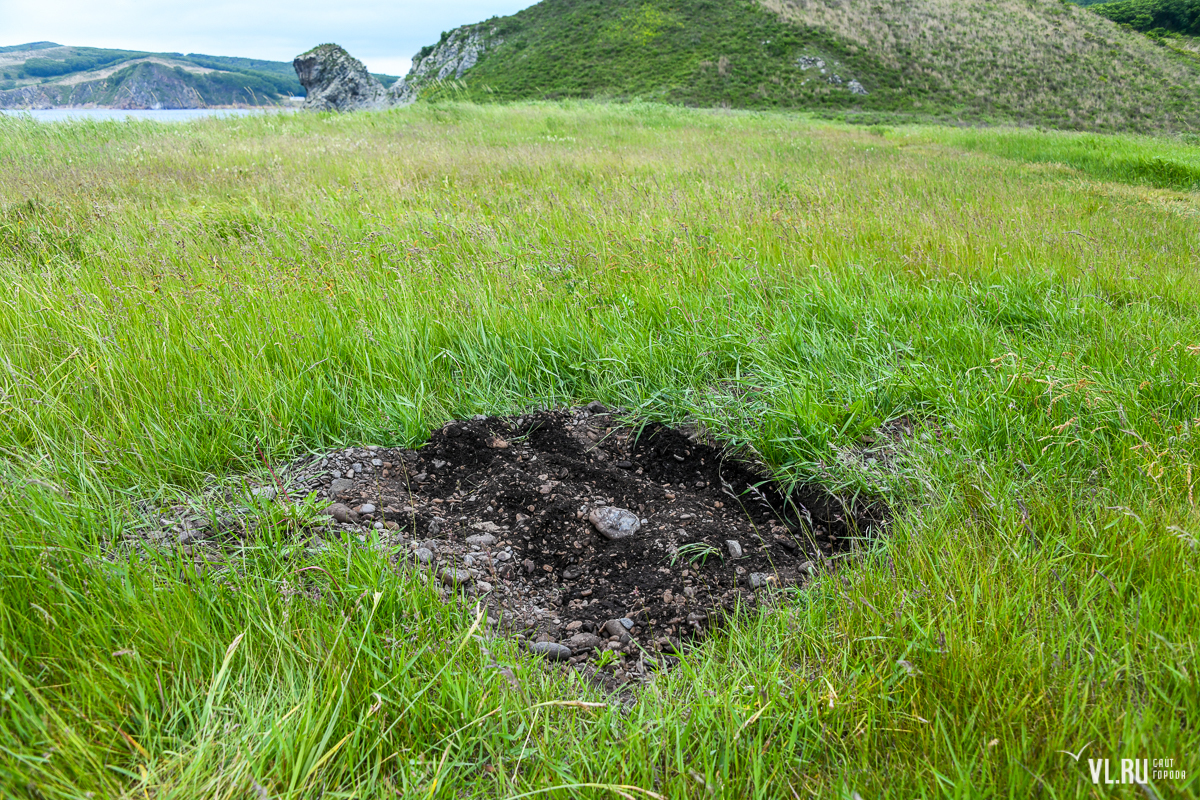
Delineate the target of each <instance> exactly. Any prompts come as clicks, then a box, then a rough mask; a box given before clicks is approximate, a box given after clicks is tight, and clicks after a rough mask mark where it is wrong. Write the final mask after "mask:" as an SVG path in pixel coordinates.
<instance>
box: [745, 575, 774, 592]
mask: <svg viewBox="0 0 1200 800" xmlns="http://www.w3.org/2000/svg"><path fill="white" fill-rule="evenodd" d="M774 582H775V576H774V575H771V574H770V573H767V572H751V573H750V588H751V589H761V588H763V587H764V586H769V585H770V584H772V583H774Z"/></svg>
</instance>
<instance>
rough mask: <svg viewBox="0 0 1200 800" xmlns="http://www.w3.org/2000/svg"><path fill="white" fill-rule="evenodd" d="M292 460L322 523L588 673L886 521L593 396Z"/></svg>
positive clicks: (781, 583) (693, 632) (785, 582)
mask: <svg viewBox="0 0 1200 800" xmlns="http://www.w3.org/2000/svg"><path fill="white" fill-rule="evenodd" d="M295 467H298V469H292V470H289V472H290V473H291V474H292V475H293V476H294V477H293V478H292V480H290V481H289V483H291V484H292V486H293V491H295V490H299V491H304V492H308V491H316V492H318V493H320V494H321V495H322V496H324V497H326V498H328V500H329V501H330V506H329V507H328V509H327V513H329V514H330V515H332V516H333V517H334V519H335V520H336V522H335V523H333V524H331V526H330V527H329V529H327V530H326V531H325V536H327V537H329V536H331V535H332V536H335V537H345V536H354V537H358V538H359V539H361V540H366V539H367V538H369V537H376V538H377V539H378V541H379V542H380V544H382V545H383V546H385V547H387V548H389V549H390V550H391V551H392V552H393V560H394V561H395V563H396V564H397V565H398V566H404V565H408V566H412V567H416V568H418V569H420V570H421V571H422V574H424V575H425V576H426V580H430V579H432V580H434V581H436V582H438V583H439V584H440V585H441V591H443V593H444V594H445V595H446V596H447V597H450V596H452V595H455V594H466V595H475V596H477V597H479V598H481V599H483V600H484V601H485V602H486V604H487V606H488V608H489V611H490V614H489V617H490V618H491V619H492V620H494V621H496V622H495V623H494V624H498V625H499V627H500V628H501V629H502V630H507V631H510V632H512V633H513V634H514V635H516V636H517V638H518V639H521V640H522V641H524V642H525V643H527V644H528V646H529V647H530V649H531V650H533V651H534V652H539V653H541V654H543V655H545V656H546V657H547V658H549V659H551V660H561V661H570V662H572V663H575V664H581V665H584V666H588V665H589V664H590V665H591V667H590V668H591V669H592V670H593V671H594V664H595V661H596V660H597V658H596V657H597V656H598V655H599V654H601V653H602V652H604V651H610V652H611V654H610V655H608V656H605V657H604V658H603V659H601V660H602V661H603V662H604V663H605V664H607V665H609V669H610V670H612V668H613V667H612V665H613V664H616V671H617V673H618V674H620V673H622V672H625V673H627V674H629V675H631V676H632V675H634V674H636V671H637V670H639V669H640V670H643V671H644V669H645V664H646V661H647V659H648V660H649V661H650V663H651V664H655V663H663V661H664V658H665V659H668V660H669V655H670V654H671V653H674V652H676V651H677V650H678V648H679V647H680V644H681V642H682V641H686V640H690V639H692V638H693V637H695V636H697V635H700V634H703V633H704V632H705V631H706V630H708V629H709V628H710V627H712V626H713V625H716V624H719V622H720V620H721V619H722V618H723V617H724V616H725V615H727V614H728V613H730V612H732V611H733V610H734V609H736V608H739V607H740V608H743V609H745V608H749V607H752V606H754V605H755V604H756V603H760V602H762V601H763V600H764V599H765V598H766V597H768V596H770V595H771V593H772V591H773V590H777V589H780V588H785V587H798V586H803V585H804V584H805V582H807V581H808V580H810V579H811V577H812V576H813V575H815V574H816V573H817V572H818V571H819V570H821V569H824V568H826V565H827V564H828V559H829V558H830V557H831V556H833V555H835V554H836V553H838V552H840V551H843V550H846V549H847V548H848V547H849V546H850V542H851V541H852V540H853V539H856V538H859V537H868V536H871V535H872V534H873V533H874V532H875V531H877V530H878V529H879V528H880V526H881V525H882V524H884V522H885V520H886V518H887V512H886V509H885V508H884V507H883V506H882V505H881V504H879V503H857V504H848V503H844V502H842V501H840V500H839V499H838V498H836V497H833V496H831V495H830V494H828V493H827V492H826V491H825V490H823V489H821V488H817V487H807V488H806V487H800V488H797V489H794V490H792V491H791V492H785V491H783V489H782V488H781V487H780V486H779V485H778V484H776V483H774V482H772V481H771V480H770V479H769V478H768V477H766V475H765V472H764V471H763V470H762V469H761V468H760V467H758V466H756V465H754V464H753V463H752V462H750V461H748V460H746V459H744V458H740V457H738V455H737V454H734V453H731V452H726V451H724V450H723V449H721V448H720V447H718V446H716V445H714V444H713V443H709V442H706V441H705V440H704V439H703V437H702V436H700V435H699V434H698V432H697V431H695V430H688V429H675V428H670V427H666V426H663V425H660V424H656V423H645V422H640V421H637V420H633V419H630V418H629V417H627V416H625V415H623V414H620V413H617V412H612V411H610V410H608V409H607V408H605V407H603V406H601V405H600V404H598V403H593V404H591V405H589V406H587V407H586V408H582V409H573V410H565V411H546V412H538V413H533V414H526V415H522V416H516V417H507V418H497V417H487V418H483V417H478V418H475V419H473V420H469V421H455V422H451V423H449V424H447V425H445V426H444V427H442V428H441V429H440V430H437V431H435V432H434V433H433V435H432V436H431V438H430V440H429V442H428V444H426V445H425V446H424V447H421V448H420V449H417V450H407V449H386V448H352V449H349V450H345V451H339V452H336V453H333V454H330V455H328V456H325V457H322V458H318V459H311V460H309V461H306V462H304V463H302V464H298V465H295ZM631 661H636V662H637V664H636V666H635V665H633V664H631V663H629V662H631ZM622 665H625V667H626V669H624V670H622V669H621V667H622Z"/></svg>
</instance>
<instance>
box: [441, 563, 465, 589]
mask: <svg viewBox="0 0 1200 800" xmlns="http://www.w3.org/2000/svg"><path fill="white" fill-rule="evenodd" d="M470 582H471V573H469V572H467V571H466V570H465V569H452V568H450V567H446V568H445V569H444V570H442V583H444V584H446V585H447V586H461V585H463V584H467V583H470Z"/></svg>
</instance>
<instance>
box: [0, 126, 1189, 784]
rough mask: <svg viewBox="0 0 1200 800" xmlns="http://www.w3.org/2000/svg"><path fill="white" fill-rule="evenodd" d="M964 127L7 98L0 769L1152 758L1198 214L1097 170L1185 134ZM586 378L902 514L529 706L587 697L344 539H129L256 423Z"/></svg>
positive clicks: (849, 777) (248, 771)
mask: <svg viewBox="0 0 1200 800" xmlns="http://www.w3.org/2000/svg"><path fill="white" fill-rule="evenodd" d="M965 136H967V134H963V133H961V132H959V131H955V130H947V129H937V128H903V127H893V128H891V129H890V130H886V131H877V132H874V133H872V132H870V131H867V130H862V129H852V128H848V127H845V126H839V125H833V124H829V123H820V122H813V121H811V120H806V119H804V118H798V117H794V116H786V115H778V114H740V113H734V114H722V113H712V112H702V111H690V110H685V109H678V108H669V107H664V106H654V105H641V104H630V105H625V106H604V105H593V104H555V105H539V104H535V105H516V106H511V107H500V106H488V107H475V106H470V105H461V104H444V105H440V106H436V107H420V106H418V107H414V108H410V109H406V110H403V111H394V112H389V113H386V114H364V115H353V116H344V117H336V116H324V115H312V116H308V115H305V116H295V117H287V118H280V117H272V118H263V119H232V120H209V121H204V122H200V123H196V124H190V125H186V126H178V127H174V126H171V127H157V126H152V125H141V124H91V123H73V124H69V125H51V126H39V125H36V124H34V123H31V122H28V121H23V120H0V209H2V216H0V219H3V224H0V273H2V274H3V277H4V281H3V282H2V284H0V309H2V311H0V418H2V419H3V420H4V425H3V426H2V429H0V514H2V515H3V518H4V520H5V525H4V530H3V535H0V573H2V574H3V575H4V580H3V581H2V582H0V609H2V610H3V614H2V615H0V676H2V677H0V697H3V698H4V700H3V702H4V705H3V706H2V707H0V708H2V711H0V747H3V748H4V750H5V753H6V758H5V759H4V760H3V761H0V785H2V786H3V787H4V789H5V791H6V792H7V793H9V794H25V795H41V796H81V795H83V794H85V793H86V792H95V793H96V794H97V795H121V794H130V795H132V794H147V795H155V794H157V795H163V796H167V795H170V794H171V793H174V794H176V795H178V796H188V797H191V796H197V795H206V796H207V795H217V794H220V795H222V796H225V795H242V796H246V795H253V796H262V795H263V794H267V795H281V796H282V795H286V796H297V797H299V796H308V795H312V796H316V795H319V794H337V793H341V794H347V795H349V794H352V793H353V794H355V795H357V796H383V795H388V796H391V795H394V794H396V793H400V794H401V795H414V796H415V795H418V794H420V795H425V796H441V795H445V796H450V795H452V794H462V795H486V794H493V795H519V794H522V793H532V792H538V791H542V792H549V791H550V790H551V789H552V788H553V787H576V788H574V789H560V790H559V791H561V792H563V793H567V792H577V793H579V794H581V795H589V794H591V795H594V796H602V795H605V793H606V792H608V791H609V789H606V788H600V787H602V786H603V787H621V786H636V787H639V788H641V789H643V790H646V791H651V792H656V793H659V794H662V795H664V796H697V797H699V796H704V797H709V796H713V797H744V796H748V795H754V794H756V793H757V794H758V795H760V796H791V795H792V794H793V793H794V794H795V795H798V796H804V794H805V793H810V794H836V793H842V794H847V795H850V794H852V793H853V792H858V793H860V794H861V795H862V796H864V797H867V796H880V795H886V794H897V795H901V794H902V795H905V796H909V795H919V794H921V793H923V792H924V793H927V792H928V790H929V787H931V786H946V787H948V788H949V787H953V791H955V792H957V793H962V794H988V793H993V794H994V793H999V792H1006V793H1011V794H1019V795H1022V796H1024V795H1030V794H1033V793H1035V792H1038V791H1042V792H1047V793H1053V794H1055V795H1057V796H1086V795H1088V793H1089V792H1091V791H1092V787H1091V783H1090V778H1089V777H1088V775H1087V773H1086V767H1084V766H1081V765H1078V764H1076V763H1074V762H1073V761H1072V760H1071V759H1069V758H1068V757H1066V756H1064V755H1062V754H1061V753H1059V752H1058V751H1059V750H1070V751H1071V752H1077V751H1078V749H1079V747H1081V746H1082V745H1083V744H1084V743H1087V742H1089V741H1090V742H1092V744H1091V749H1090V750H1089V755H1092V756H1094V757H1108V758H1134V757H1138V758H1141V757H1143V756H1145V757H1157V755H1155V754H1162V756H1163V757H1177V758H1179V759H1181V763H1182V760H1183V759H1186V758H1187V757H1188V754H1189V753H1194V752H1195V751H1196V748H1197V734H1196V730H1195V726H1194V725H1193V724H1192V723H1191V722H1190V721H1191V720H1194V719H1195V718H1196V717H1197V714H1198V712H1200V709H1198V708H1197V698H1198V697H1200V692H1197V691H1196V688H1197V687H1196V676H1195V669H1194V663H1195V661H1196V649H1195V645H1194V636H1193V635H1192V632H1193V631H1194V630H1195V628H1196V624H1197V621H1198V620H1200V604H1198V601H1197V594H1196V591H1195V575H1196V569H1197V566H1198V561H1200V554H1198V553H1197V550H1196V545H1195V542H1196V532H1197V530H1200V515H1198V514H1197V511H1196V507H1195V491H1194V489H1195V487H1194V483H1195V479H1196V477H1197V475H1196V465H1197V463H1198V462H1197V438H1196V425H1197V419H1198V418H1200V400H1198V398H1197V393H1196V388H1195V387H1196V386H1197V385H1200V360H1198V354H1197V345H1198V343H1200V324H1198V323H1197V320H1196V315H1195V313H1194V309H1195V307H1196V302H1197V299H1198V297H1200V292H1198V291H1197V289H1198V287H1197V284H1196V272H1195V269H1194V263H1193V261H1194V258H1193V252H1192V250H1193V247H1192V245H1193V242H1194V239H1195V236H1196V221H1195V220H1196V215H1195V211H1196V208H1195V206H1196V200H1195V197H1194V195H1192V194H1191V193H1188V192H1182V191H1178V190H1174V189H1162V188H1155V187H1154V186H1148V185H1146V184H1144V183H1141V181H1142V178H1141V177H1140V176H1137V175H1135V176H1133V177H1132V178H1130V179H1129V180H1130V182H1125V180H1126V178H1128V177H1129V176H1128V175H1125V174H1124V173H1122V172H1121V171H1120V170H1119V169H1113V170H1111V171H1109V170H1108V169H1107V168H1106V167H1104V166H1103V165H1104V164H1106V163H1108V162H1107V161H1105V160H1104V159H1105V158H1109V159H1110V160H1112V162H1113V163H1118V162H1119V161H1120V160H1121V159H1123V158H1126V157H1127V156H1129V155H1130V154H1133V155H1134V156H1136V155H1137V154H1139V153H1146V152H1150V151H1151V150H1152V149H1154V148H1159V149H1160V151H1161V153H1162V154H1163V157H1165V158H1170V159H1176V158H1179V159H1180V163H1184V164H1187V163H1190V162H1188V161H1187V160H1186V156H1185V155H1181V154H1182V152H1183V151H1182V150H1181V149H1179V148H1185V147H1186V145H1183V144H1173V143H1168V142H1166V141H1162V140H1145V139H1131V138H1127V137H1093V138H1091V139H1088V140H1086V142H1085V143H1083V144H1081V140H1079V139H1077V138H1072V137H1066V136H1043V135H1041V134H1034V133H1028V134H1024V133H1017V132H1011V131H994V132H985V133H979V134H970V136H972V137H975V138H974V139H972V140H970V141H968V140H967V139H965V138H963V137H965ZM1024 136H1028V137H1031V138H1028V139H1025V138H1022V137H1024ZM551 137H552V138H551ZM1056 150H1057V152H1058V153H1059V154H1061V157H1060V158H1057V159H1055V158H1053V155H1054V152H1055V151H1056ZM1084 150H1087V151H1090V152H1093V153H1096V154H1098V155H1096V157H1095V158H1094V160H1092V161H1090V162H1084V161H1078V160H1075V161H1073V160H1072V159H1077V157H1078V154H1079V153H1080V152H1082V151H1084ZM1030 153H1034V154H1035V155H1037V157H1036V158H1033V157H1028V156H1029V154H1030ZM1031 162H1041V163H1040V164H1036V165H1034V164H1031ZM1054 162H1057V163H1058V164H1060V165H1066V164H1074V165H1075V166H1070V167H1068V166H1055V163H1054ZM1088 164H1091V165H1092V166H1088ZM1081 165H1082V166H1081ZM1096 165H1099V166H1096ZM1034 166H1036V167H1037V168H1036V169H1034ZM585 399H586V400H590V399H601V400H603V401H605V402H607V403H612V404H616V405H623V406H625V407H628V408H631V409H635V410H637V411H639V412H641V413H642V414H644V415H646V416H648V417H651V418H654V419H659V420H663V421H667V422H672V421H681V420H684V419H690V420H693V421H698V422H700V423H702V424H703V425H704V426H705V427H706V429H707V430H709V431H710V432H712V434H713V435H714V436H717V437H720V438H725V439H728V440H730V441H732V442H734V443H735V444H741V445H743V446H745V447H747V448H750V449H752V450H753V451H755V452H757V453H758V454H759V455H761V456H762V457H763V458H764V459H765V460H766V461H767V462H768V463H769V464H771V465H772V466H773V467H774V468H775V469H776V471H777V473H778V475H777V477H779V478H780V479H783V480H805V481H819V482H822V483H823V484H825V485H826V486H828V487H829V488H831V489H833V490H838V491H842V492H847V493H854V492H866V491H869V492H881V493H883V494H885V495H886V496H887V497H888V498H889V499H890V500H891V501H892V502H893V503H894V504H895V505H896V507H897V508H898V509H899V513H898V516H897V518H896V520H895V523H894V525H893V528H892V530H891V531H890V534H889V537H888V538H887V539H885V540H881V541H878V542H875V543H864V544H866V547H865V548H863V549H860V550H859V551H858V555H857V557H856V560H855V561H854V562H853V564H848V565H847V566H848V567H849V568H848V569H846V570H844V571H842V572H841V573H839V574H837V575H834V576H829V577H827V578H825V579H823V580H820V581H817V582H815V583H814V585H813V587H811V588H810V589H808V590H807V591H806V592H805V593H804V594H803V595H802V596H800V597H797V598H788V599H786V600H784V601H783V602H781V603H780V604H779V605H778V607H776V608H774V609H772V610H770V611H764V612H761V613H756V614H754V615H752V616H740V617H736V618H735V619H734V620H732V622H731V624H730V626H729V627H728V628H727V629H726V630H724V631H722V632H721V633H719V634H718V635H717V636H716V637H714V638H713V639H710V640H709V641H707V642H705V643H704V644H703V645H702V646H700V647H699V649H697V650H696V651H695V652H693V653H689V654H687V655H686V656H685V657H684V658H683V661H682V663H681V665H680V667H679V668H678V669H677V670H675V671H673V672H671V673H669V674H666V675H664V676H662V677H661V679H659V680H657V681H655V682H654V683H653V684H651V685H650V686H649V687H647V688H645V689H643V690H641V691H640V692H638V693H636V694H634V695H633V696H632V699H631V702H630V704H629V705H628V706H626V705H622V704H621V703H618V702H615V701H613V702H611V703H610V704H609V705H607V706H606V707H603V708H595V707H592V706H587V705H578V704H574V705H564V704H561V703H559V704H548V703H551V701H576V700H584V701H587V702H593V703H594V702H601V703H604V702H607V700H608V699H607V698H605V697H604V696H603V695H602V694H601V693H600V692H599V691H598V690H597V689H596V688H594V687H592V686H590V685H587V684H585V683H584V682H582V681H581V680H580V679H579V678H578V677H576V676H574V675H573V674H572V673H561V672H557V671H555V670H554V669H553V668H550V669H545V668H543V666H542V665H541V664H540V662H538V661H536V660H531V659H529V658H528V657H527V656H525V655H524V654H522V653H521V652H519V651H518V650H517V649H516V647H515V646H514V645H513V644H512V643H511V642H509V641H507V640H505V639H503V638H497V637H491V636H488V635H485V632H486V631H487V630H489V628H488V627H487V623H486V622H483V621H482V619H481V618H480V617H479V616H478V613H477V611H476V610H475V609H474V608H473V607H472V606H470V605H469V604H445V603H443V602H441V600H440V598H439V597H438V596H437V595H436V594H435V592H434V589H432V588H430V587H429V586H427V585H425V584H424V583H422V581H421V580H420V579H419V577H418V576H417V575H416V574H415V573H413V572H410V571H407V570H405V569H397V568H396V567H394V566H393V565H392V564H391V562H390V560H389V559H388V558H387V554H381V553H379V552H378V551H377V550H376V549H375V548H373V547H372V546H370V545H369V544H368V545H365V546H359V544H358V543H357V542H355V541H351V542H348V543H337V542H330V543H326V546H325V547H322V548H320V549H319V551H316V552H311V553H310V552H308V551H307V550H306V549H305V548H303V547H296V546H282V547H281V546H280V542H282V541H285V540H286V537H287V536H288V535H289V534H288V533H287V528H288V524H289V523H288V522H287V521H286V520H280V521H279V525H278V530H279V531H280V533H279V536H278V539H277V540H271V539H269V538H267V537H263V538H262V539H261V540H260V539H248V540H247V542H246V544H245V545H239V546H236V547H235V546H227V547H225V548H224V549H222V550H219V551H216V552H213V551H206V550H199V549H192V548H180V547H164V548H159V547H152V546H150V545H149V544H147V543H144V542H141V540H140V538H139V537H137V536H136V535H132V534H134V533H135V532H136V528H137V526H138V525H140V524H141V523H142V520H141V519H140V517H139V513H140V512H139V511H138V510H137V509H138V506H137V505H136V504H135V503H134V502H133V501H134V500H142V499H145V498H155V497H169V496H172V495H173V494H178V493H189V492H195V491H197V490H198V489H199V488H201V487H203V486H204V485H206V483H207V482H208V481H210V480H212V479H214V478H215V479H218V480H222V481H226V482H230V483H232V482H234V479H233V478H232V477H231V476H236V475H239V474H244V473H248V472H251V473H256V472H257V471H259V470H261V469H262V462H263V461H264V458H263V456H262V455H260V450H259V443H261V448H262V453H263V454H265V456H266V458H265V460H266V461H269V462H273V463H279V462H280V461H282V460H284V459H287V458H290V457H292V456H295V455H298V454H300V453H304V452H311V451H317V450H321V449H323V448H330V447H335V446H338V445H342V444H345V443H350V442H355V443H368V444H381V445H389V444H419V443H421V442H422V441H423V439H424V437H425V436H427V434H428V431H429V430H430V429H431V428H432V427H433V426H434V425H436V424H438V423H440V422H442V421H444V420H446V419H447V418H450V417H462V416H466V415H470V414H473V413H480V412H491V413H505V412H511V411H514V410H517V409H521V408H528V407H531V406H539V405H553V404H561V403H570V402H577V401H580V400H585ZM900 421H903V422H904V424H903V425H900V424H898V423H899V422H900ZM889 437H890V438H889ZM883 439H886V440H887V441H886V447H884V446H883V445H882V444H881V441H882V440H883ZM292 502H293V503H295V502H299V498H292ZM303 509H304V507H303V506H302V509H301V511H300V512H297V514H298V517H297V518H299V519H301V520H303V519H306V518H307V515H308V513H309V511H312V508H311V507H310V508H309V509H308V511H305V510H303ZM260 513H261V514H262V515H263V519H264V520H265V519H269V518H270V517H269V515H270V514H271V513H274V512H272V511H267V510H265V509H264V510H262V511H261V512H260ZM285 516H286V515H285ZM206 553H207V554H208V555H209V556H211V557H212V558H206V557H205V554H206ZM1189 773H1191V770H1190V769H1189ZM1194 786H1195V783H1194V781H1193V782H1192V783H1185V784H1182V785H1173V784H1162V785H1159V786H1158V787H1157V790H1158V791H1159V792H1160V794H1161V795H1164V796H1165V795H1166V794H1169V793H1170V792H1172V791H1178V792H1180V793H1183V794H1187V793H1189V792H1192V790H1193V789H1194ZM613 791H615V789H613ZM621 791H626V792H627V793H629V792H630V790H628V789H622V790H621Z"/></svg>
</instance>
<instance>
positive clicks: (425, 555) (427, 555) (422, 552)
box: [413, 547, 433, 564]
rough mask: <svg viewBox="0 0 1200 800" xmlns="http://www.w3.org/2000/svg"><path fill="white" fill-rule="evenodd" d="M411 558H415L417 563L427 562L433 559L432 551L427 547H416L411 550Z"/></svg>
mask: <svg viewBox="0 0 1200 800" xmlns="http://www.w3.org/2000/svg"><path fill="white" fill-rule="evenodd" d="M413 558H415V559H416V560H417V563H420V564H429V563H430V562H432V561H433V551H432V550H430V549H429V548H428V547H418V548H417V549H416V550H413Z"/></svg>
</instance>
